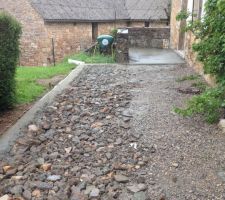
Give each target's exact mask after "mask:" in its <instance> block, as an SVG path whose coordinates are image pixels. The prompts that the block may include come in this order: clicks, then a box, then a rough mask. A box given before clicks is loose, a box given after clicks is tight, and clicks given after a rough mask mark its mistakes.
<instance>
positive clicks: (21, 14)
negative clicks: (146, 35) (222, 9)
mask: <svg viewBox="0 0 225 200" xmlns="http://www.w3.org/2000/svg"><path fill="white" fill-rule="evenodd" d="M169 2H170V0H157V1H155V0H113V1H112V0H16V1H15V0H0V10H4V11H6V12H8V13H10V14H11V15H13V16H14V17H15V18H16V19H17V20H18V21H19V22H20V23H21V24H22V28H23V34H22V37H21V56H20V65H26V66H47V65H49V64H51V63H52V62H53V57H54V56H53V55H55V58H56V61H60V60H61V59H62V58H64V57H65V56H66V55H70V54H72V53H75V52H78V51H80V50H82V49H85V48H87V47H88V46H89V45H90V44H91V43H92V42H93V41H95V39H96V37H97V36H98V35H100V34H108V33H109V32H110V31H111V30H112V29H114V28H118V27H120V28H121V27H127V26H128V27H129V26H130V27H134V26H141V27H144V26H145V27H149V26H152V27H162V26H167V25H168V19H169V15H168V13H169ZM53 49H54V51H53ZM53 52H54V53H53Z"/></svg>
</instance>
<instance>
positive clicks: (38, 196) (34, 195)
mask: <svg viewBox="0 0 225 200" xmlns="http://www.w3.org/2000/svg"><path fill="white" fill-rule="evenodd" d="M32 196H33V197H36V198H40V196H41V191H40V190H38V189H36V190H34V191H33V192H32Z"/></svg>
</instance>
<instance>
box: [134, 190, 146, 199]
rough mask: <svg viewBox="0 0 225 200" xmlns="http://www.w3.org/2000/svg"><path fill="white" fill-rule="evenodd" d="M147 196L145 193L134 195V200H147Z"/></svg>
mask: <svg viewBox="0 0 225 200" xmlns="http://www.w3.org/2000/svg"><path fill="white" fill-rule="evenodd" d="M146 199H147V198H146V194H145V192H137V193H135V194H134V196H133V198H132V200H146Z"/></svg>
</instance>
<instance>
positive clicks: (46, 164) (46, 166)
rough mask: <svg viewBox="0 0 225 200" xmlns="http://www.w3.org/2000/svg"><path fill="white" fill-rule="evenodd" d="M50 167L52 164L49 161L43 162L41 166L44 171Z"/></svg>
mask: <svg viewBox="0 0 225 200" xmlns="http://www.w3.org/2000/svg"><path fill="white" fill-rule="evenodd" d="M51 168H52V164H50V163H45V164H43V165H42V166H41V169H43V170H44V171H49V170H51Z"/></svg>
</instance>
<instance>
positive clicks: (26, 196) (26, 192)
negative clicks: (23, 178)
mask: <svg viewBox="0 0 225 200" xmlns="http://www.w3.org/2000/svg"><path fill="white" fill-rule="evenodd" d="M23 196H24V198H25V199H31V197H32V195H31V192H30V191H28V190H25V191H24V192H23Z"/></svg>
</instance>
